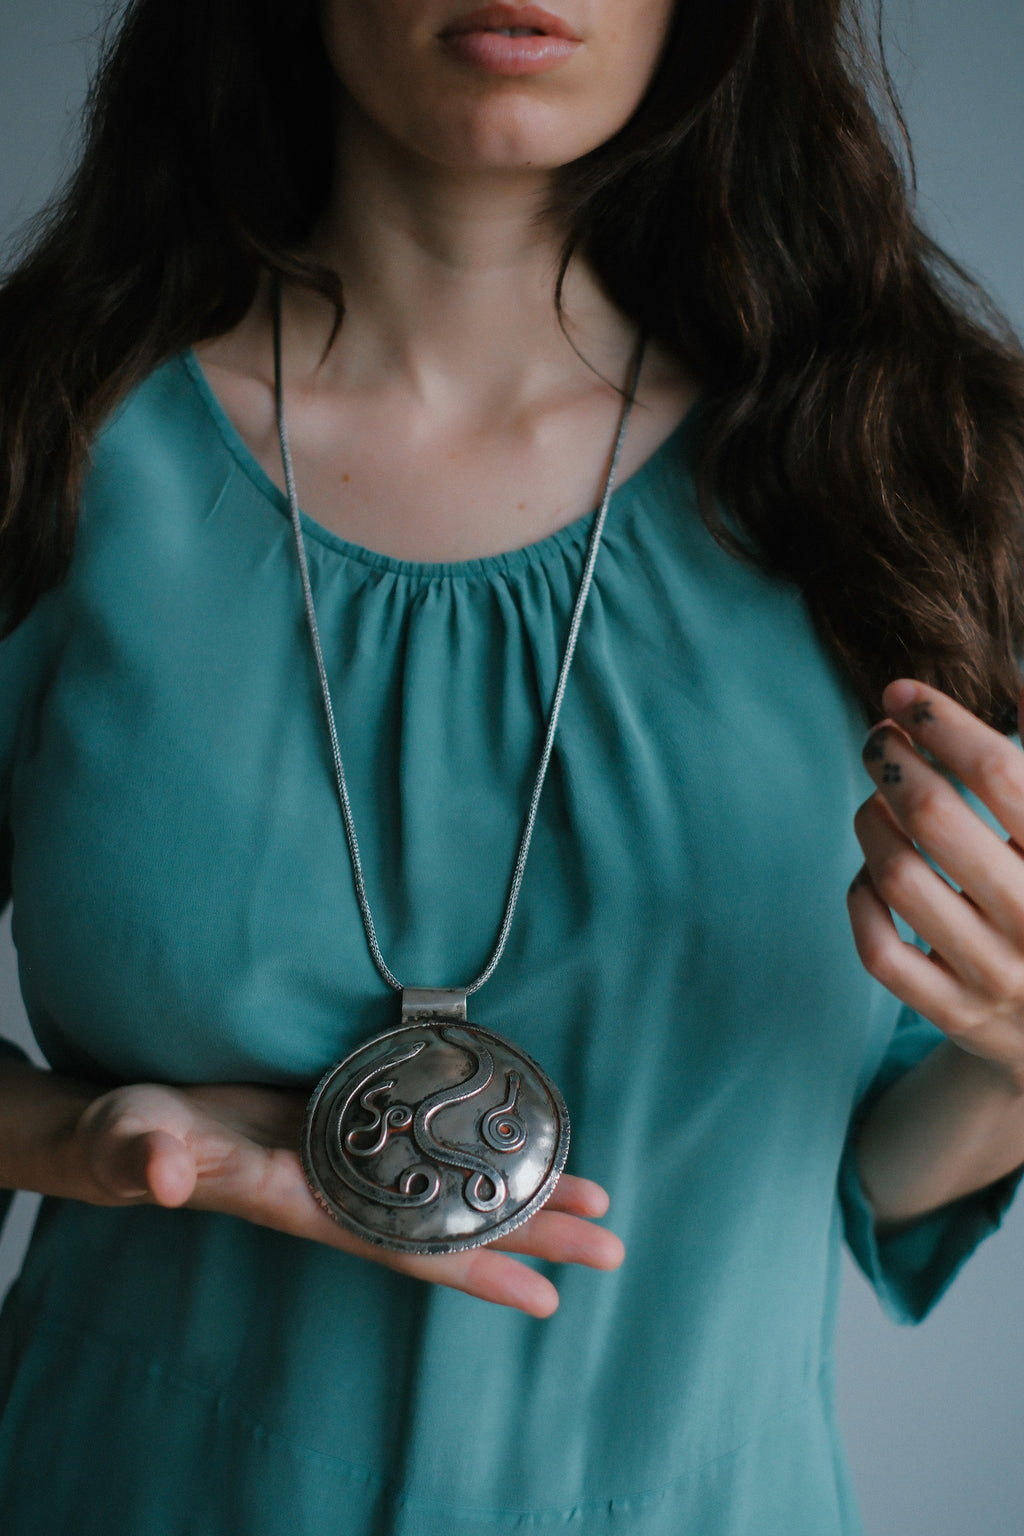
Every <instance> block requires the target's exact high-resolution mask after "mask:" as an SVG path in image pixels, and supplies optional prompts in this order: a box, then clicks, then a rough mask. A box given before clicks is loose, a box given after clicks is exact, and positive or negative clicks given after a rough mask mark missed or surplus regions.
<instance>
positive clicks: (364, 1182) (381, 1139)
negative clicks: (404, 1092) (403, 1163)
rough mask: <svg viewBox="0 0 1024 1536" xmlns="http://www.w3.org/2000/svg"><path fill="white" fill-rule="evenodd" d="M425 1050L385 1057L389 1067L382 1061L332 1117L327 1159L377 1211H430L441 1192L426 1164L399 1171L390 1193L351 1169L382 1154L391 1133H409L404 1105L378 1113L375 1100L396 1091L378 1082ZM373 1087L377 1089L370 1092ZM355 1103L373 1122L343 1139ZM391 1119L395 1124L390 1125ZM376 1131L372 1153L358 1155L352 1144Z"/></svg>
mask: <svg viewBox="0 0 1024 1536" xmlns="http://www.w3.org/2000/svg"><path fill="white" fill-rule="evenodd" d="M426 1044H427V1042H426V1041H425V1040H416V1041H413V1043H412V1044H411V1045H410V1046H409V1048H408V1049H407V1050H405V1051H403V1052H401V1053H400V1054H399V1055H396V1056H391V1057H389V1059H388V1060H387V1061H382V1062H381V1063H380V1065H379V1066H376V1067H374V1068H373V1069H372V1070H371V1071H370V1072H367V1073H366V1074H365V1075H364V1076H363V1077H361V1078H360V1079H359V1080H358V1082H356V1083H355V1084H354V1085H353V1086H352V1087H351V1088H350V1089H349V1091H348V1093H347V1094H345V1096H344V1097H343V1098H342V1099H341V1100H340V1102H339V1103H338V1105H337V1106H336V1107H335V1108H334V1109H333V1110H332V1113H331V1127H330V1129H329V1132H328V1136H327V1156H328V1159H329V1161H330V1164H331V1167H332V1168H333V1169H334V1172H335V1173H336V1174H337V1175H338V1178H339V1179H342V1180H343V1181H344V1183H346V1184H347V1185H348V1186H349V1188H350V1189H352V1190H354V1191H355V1192H356V1194H357V1195H362V1196H363V1198H364V1199H366V1200H373V1201H375V1202H376V1203H377V1204H378V1205H384V1206H390V1207H392V1208H393V1209H395V1210H402V1209H407V1208H410V1207H418V1206H423V1205H429V1204H430V1203H431V1201H433V1200H436V1199H437V1197H438V1195H439V1194H440V1192H441V1176H440V1174H439V1173H438V1171H437V1169H436V1168H435V1167H433V1166H432V1165H431V1164H430V1163H413V1164H412V1165H411V1166H410V1167H408V1168H406V1169H404V1170H403V1172H402V1173H401V1175H400V1176H399V1178H398V1180H397V1181H396V1183H397V1187H396V1188H389V1187H388V1186H387V1185H386V1184H378V1183H376V1182H375V1181H374V1180H372V1179H368V1178H366V1177H365V1176H364V1175H363V1174H361V1173H360V1172H359V1171H358V1169H356V1168H354V1167H353V1166H352V1164H351V1162H350V1158H352V1157H353V1156H355V1157H369V1156H370V1155H371V1154H372V1153H374V1152H379V1151H381V1150H382V1149H383V1147H384V1145H385V1143H386V1142H387V1140H388V1137H389V1136H390V1134H391V1131H392V1130H405V1129H407V1128H408V1127H409V1125H410V1124H411V1122H412V1112H411V1110H410V1109H409V1108H408V1106H407V1105H405V1104H392V1105H391V1107H390V1109H388V1110H387V1111H385V1113H384V1114H383V1115H382V1114H381V1113H380V1111H379V1110H378V1109H377V1106H376V1105H375V1103H374V1100H375V1099H376V1098H377V1097H378V1096H379V1095H380V1094H382V1093H385V1092H386V1091H387V1090H388V1089H389V1088H393V1087H394V1078H391V1079H390V1080H387V1081H385V1082H380V1081H377V1080H378V1079H380V1078H383V1077H386V1074H387V1073H389V1072H393V1071H394V1070H395V1068H396V1067H400V1066H402V1065H403V1064H404V1063H405V1062H407V1061H412V1059H413V1057H415V1056H418V1055H419V1053H420V1052H421V1051H422V1050H423V1049H424V1048H425V1046H426ZM372 1084H375V1086H371V1085H372ZM356 1100H358V1101H359V1103H360V1105H361V1106H362V1108H363V1109H365V1110H366V1111H367V1112H368V1113H369V1114H370V1115H372V1116H373V1117H374V1118H373V1119H372V1121H371V1123H370V1124H369V1125H361V1126H356V1127H355V1128H354V1129H352V1130H350V1131H348V1132H347V1133H345V1134H343V1132H344V1127H345V1122H346V1119H347V1117H348V1114H349V1111H350V1110H351V1108H352V1105H353V1103H354V1102H355V1101H356ZM396 1111H397V1114H396ZM392 1116H395V1118H394V1119H392ZM374 1131H376V1132H378V1135H377V1140H376V1142H375V1143H374V1145H373V1146H372V1147H371V1148H368V1149H362V1148H358V1147H355V1146H353V1139H354V1138H356V1137H359V1136H361V1135H364V1134H366V1133H367V1132H371V1133H372V1132H374ZM416 1186H420V1187H416Z"/></svg>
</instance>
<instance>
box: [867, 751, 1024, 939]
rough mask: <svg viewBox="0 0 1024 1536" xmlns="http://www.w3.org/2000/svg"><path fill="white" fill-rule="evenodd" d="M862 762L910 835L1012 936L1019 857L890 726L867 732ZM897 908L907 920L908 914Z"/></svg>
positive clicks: (1017, 911) (1023, 873)
mask: <svg viewBox="0 0 1024 1536" xmlns="http://www.w3.org/2000/svg"><path fill="white" fill-rule="evenodd" d="M986 729H987V727H986ZM1000 740H1001V738H1000ZM1004 745H1005V743H1004ZM1014 750H1015V749H1014ZM1017 755H1018V756H1020V757H1024V754H1021V753H1017ZM864 764H865V767H866V768H867V770H868V772H869V773H870V775H871V777H872V778H873V779H874V781H875V783H876V784H877V785H878V790H879V794H880V795H881V796H882V798H883V799H884V800H885V803H886V804H887V805H888V807H889V809H890V811H891V812H892V815H893V817H894V819H895V821H896V823H897V825H898V826H899V827H900V828H901V829H902V831H903V832H904V833H905V834H906V836H907V837H908V838H909V839H910V841H911V842H913V843H916V844H917V846H918V847H919V848H921V849H923V850H924V852H925V853H927V854H928V856H929V858H931V859H933V860H934V861H935V863H936V864H938V865H939V867H940V868H941V869H943V870H944V871H945V873H946V874H947V875H949V877H950V879H952V880H953V881H954V882H955V883H956V884H957V885H958V886H959V887H960V888H961V890H963V891H964V892H966V894H967V895H968V896H969V897H970V899H971V901H972V902H973V903H974V904H975V906H977V907H978V908H980V910H981V911H982V912H983V913H984V914H985V916H986V917H987V918H988V919H989V920H990V921H991V923H992V924H993V925H994V926H995V927H996V928H997V929H998V930H999V931H1000V933H1001V934H1003V936H1004V937H1005V938H1006V939H1008V940H1010V941H1011V942H1012V943H1015V944H1016V943H1020V941H1021V940H1022V938H1024V860H1021V858H1020V856H1019V855H1018V853H1017V852H1016V851H1015V850H1014V849H1013V848H1012V847H1011V846H1010V845H1009V844H1008V843H1007V842H1006V841H1005V840H1004V839H1003V838H1002V837H1000V836H999V835H998V833H996V832H994V831H993V830H992V828H991V827H988V826H986V824H985V823H984V822H983V821H982V820H981V818H980V816H978V815H977V814H976V813H975V812H974V811H973V810H971V808H970V806H969V805H967V804H966V803H965V802H964V800H963V798H962V797H961V796H960V795H959V794H958V793H957V791H956V790H955V789H954V787H953V786H952V785H951V784H950V783H948V782H947V780H946V779H945V778H944V777H943V776H942V774H941V773H939V772H938V771H937V770H936V769H935V768H933V767H932V766H931V765H930V764H929V763H927V762H926V761H925V759H924V758H923V757H922V756H921V754H920V752H919V751H918V750H917V749H916V747H915V746H914V744H913V743H912V742H911V741H910V740H909V739H908V736H907V735H906V734H905V733H904V732H903V731H902V730H901V729H900V728H899V727H898V726H896V725H894V724H891V723H889V722H887V721H883V723H882V724H881V725H879V726H877V727H876V728H875V729H874V730H873V731H872V732H871V734H870V735H869V737H868V739H867V742H866V743H865V746H864ZM869 865H870V861H869ZM898 910H899V911H901V912H902V908H898ZM903 915H904V916H905V917H907V918H908V921H913V919H911V918H910V917H909V914H908V913H903Z"/></svg>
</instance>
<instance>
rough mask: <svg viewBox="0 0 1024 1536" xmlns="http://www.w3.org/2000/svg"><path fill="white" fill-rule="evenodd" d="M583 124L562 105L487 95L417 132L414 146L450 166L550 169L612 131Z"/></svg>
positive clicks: (593, 146) (586, 150)
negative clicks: (454, 118)
mask: <svg viewBox="0 0 1024 1536" xmlns="http://www.w3.org/2000/svg"><path fill="white" fill-rule="evenodd" d="M584 127H585V125H582V124H581V123H580V122H579V119H578V118H575V119H574V118H573V117H572V114H570V113H569V112H567V111H565V110H564V109H562V110H558V109H555V108H551V107H548V106H546V105H543V104H540V103H538V102H537V101H535V100H534V101H529V100H527V101H523V100H522V99H521V98H520V99H518V100H516V99H506V100H504V101H493V100H492V101H488V102H480V103H477V104H475V105H474V106H472V107H469V108H467V109H466V110H465V111H464V112H463V113H461V114H460V118H459V121H458V122H457V123H448V124H446V125H445V126H444V128H443V129H441V130H440V131H435V132H434V133H432V134H428V133H424V134H423V135H422V136H417V139H416V148H417V151H418V152H419V153H421V154H422V153H424V152H425V153H426V154H427V156H428V158H429V159H431V160H433V161H435V162H436V163H439V164H443V165H445V166H446V167H447V168H448V169H451V170H465V171H472V172H487V171H493V172H495V173H498V172H501V171H555V170H559V169H560V168H561V167H562V166H564V165H568V164H570V163H571V162H572V161H573V160H578V159H580V158H581V157H582V156H583V155H585V154H588V153H589V151H590V150H592V149H596V148H597V146H598V145H599V144H601V143H603V142H604V140H605V138H610V137H611V135H612V133H614V131H615V129H614V127H613V128H610V129H609V130H608V133H607V134H604V135H602V134H601V133H600V132H595V133H593V134H587V133H586V132H585V131H581V129H582V128H584ZM428 145H429V146H430V148H429V149H425V146H428Z"/></svg>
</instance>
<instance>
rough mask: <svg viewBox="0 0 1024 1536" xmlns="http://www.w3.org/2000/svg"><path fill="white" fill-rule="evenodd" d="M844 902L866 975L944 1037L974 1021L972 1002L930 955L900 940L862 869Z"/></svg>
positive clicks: (868, 877)
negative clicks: (929, 1021)
mask: <svg viewBox="0 0 1024 1536" xmlns="http://www.w3.org/2000/svg"><path fill="white" fill-rule="evenodd" d="M846 903H847V909H848V911H849V914H850V927H851V928H852V930H853V941H854V944H855V945H856V947H857V954H858V955H859V956H860V961H861V964H862V965H863V967H864V969H865V970H866V971H867V973H868V975H869V976H873V977H874V978H875V980H876V981H878V982H881V984H882V986H883V987H885V988H886V990H887V991H889V992H891V993H892V994H893V996H894V997H898V998H899V1000H900V1002H902V1003H906V1004H907V1006H908V1007H910V1008H913V1009H914V1011H915V1012H916V1013H919V1014H921V1016H922V1018H926V1019H930V1020H931V1021H932V1023H933V1024H935V1025H936V1026H937V1027H938V1028H939V1029H941V1030H944V1031H945V1033H946V1034H952V1033H954V1031H959V1029H960V1028H961V1027H962V1026H963V1024H964V1023H965V1022H966V1021H968V1020H970V1019H971V1018H972V1017H973V1014H974V1012H975V1010H976V1006H977V1005H976V1001H975V999H974V998H972V997H971V996H970V995H969V994H968V993H967V992H966V990H965V988H964V987H963V984H962V983H961V982H960V981H959V980H958V979H957V978H956V977H955V976H953V975H951V974H950V973H949V971H948V970H946V969H945V967H943V966H942V965H941V964H938V963H936V960H935V959H934V957H932V956H929V955H925V954H923V953H922V952H921V950H920V949H918V948H917V946H916V945H915V944H908V943H906V942H905V941H904V940H903V939H901V938H900V936H899V933H898V931H897V929H896V924H895V923H894V922H893V918H892V913H891V911H890V910H889V907H888V905H887V904H886V902H885V901H884V900H883V899H882V897H881V896H880V895H879V894H878V892H877V891H876V890H875V888H874V886H873V884H872V881H871V876H870V875H869V874H868V871H867V867H866V866H865V867H864V868H863V869H861V870H860V871H859V872H858V874H857V875H856V876H855V878H854V881H853V884H852V885H851V886H850V889H849V891H848V892H847V897H846Z"/></svg>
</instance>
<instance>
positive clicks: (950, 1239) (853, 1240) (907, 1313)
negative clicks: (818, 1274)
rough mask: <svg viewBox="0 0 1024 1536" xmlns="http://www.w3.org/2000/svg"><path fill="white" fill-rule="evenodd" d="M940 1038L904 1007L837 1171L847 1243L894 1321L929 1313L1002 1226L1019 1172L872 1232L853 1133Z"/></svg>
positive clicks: (917, 1318)
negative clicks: (893, 1227)
mask: <svg viewBox="0 0 1024 1536" xmlns="http://www.w3.org/2000/svg"><path fill="white" fill-rule="evenodd" d="M943 1038H944V1037H943V1035H942V1034H941V1032H940V1031H939V1030H938V1029H936V1028H935V1026H934V1025H933V1024H929V1023H928V1022H927V1020H926V1019H922V1018H921V1016H920V1015H919V1014H916V1013H914V1012H913V1010H912V1009H910V1008H904V1009H903V1010H902V1012H901V1013H900V1015H899V1018H898V1020H897V1024H896V1029H895V1032H894V1034H893V1038H892V1041H891V1043H890V1046H889V1049H888V1051H887V1052H886V1055H885V1058H884V1060H883V1061H882V1065H881V1067H880V1068H879V1070H878V1072H877V1073H876V1075H875V1077H874V1079H873V1081H872V1083H871V1086H870V1087H869V1088H868V1091H867V1092H866V1094H865V1095H864V1097H863V1098H862V1099H861V1101H860V1103H859V1105H858V1106H857V1110H856V1113H855V1114H854V1117H853V1121H852V1123H851V1126H850V1131H849V1134H848V1136H847V1140H846V1146H845V1148H844V1151H843V1159H842V1163H841V1164H840V1170H839V1198H840V1203H841V1206H842V1212H843V1220H844V1223H845V1229H846V1240H847V1243H848V1244H849V1247H850V1250H851V1252H852V1253H853V1256H854V1258H855V1259H856V1261H857V1263H858V1265H859V1266H860V1268H861V1270H862V1271H863V1272H864V1274H865V1275H866V1276H867V1278H868V1280H869V1281H870V1282H871V1284H872V1285H873V1286H874V1288H875V1291H876V1292H877V1294H878V1297H879V1299H880V1301H881V1303H882V1306H883V1307H884V1308H885V1310H886V1312H887V1313H888V1314H889V1316H890V1317H892V1318H893V1319H895V1321H896V1322H899V1323H919V1322H920V1321H921V1319H922V1318H924V1317H925V1316H927V1314H928V1313H929V1312H930V1311H931V1309H932V1307H934V1305H935V1304H936V1302H937V1301H938V1300H939V1298H940V1297H941V1296H942V1295H943V1293H944V1292H945V1291H946V1289H947V1288H948V1286H949V1285H950V1284H951V1282H952V1281H953V1279H954V1277H955V1276H956V1274H957V1272H958V1271H959V1269H960V1268H961V1266H962V1265H963V1264H964V1263H965V1262H966V1260H967V1259H968V1258H969V1257H970V1256H971V1254H972V1253H973V1252H974V1249H975V1248H976V1247H977V1246H978V1244H979V1243H980V1242H981V1240H982V1239H983V1238H985V1237H988V1235H989V1233H991V1232H995V1231H996V1230H997V1228H998V1227H999V1226H1000V1225H1001V1224H1002V1220H1003V1216H1004V1215H1005V1213H1006V1210H1007V1208H1008V1207H1009V1204H1010V1201H1011V1200H1012V1199H1013V1194H1014V1191H1015V1190H1016V1187H1017V1184H1018V1181H1019V1180H1020V1177H1021V1172H1022V1171H1024V1170H1020V1169H1018V1170H1017V1171H1016V1172H1014V1173H1010V1174H1007V1175H1006V1176H1005V1177H1004V1178H1001V1179H997V1180H996V1182H995V1183H994V1184H990V1185H989V1186H988V1187H987V1188H985V1189H980V1190H977V1191H975V1192H974V1193H973V1194H970V1195H965V1196H964V1198H963V1199H962V1200H955V1201H953V1202H952V1203H951V1204H950V1205H945V1206H942V1207H941V1209H940V1210H937V1211H933V1212H931V1213H930V1214H928V1215H927V1216H922V1217H921V1218H920V1219H919V1220H917V1221H913V1222H909V1223H908V1224H907V1225H906V1226H901V1227H900V1228H899V1230H898V1231H896V1232H894V1233H893V1234H891V1235H889V1236H884V1237H883V1236H880V1235H879V1233H878V1232H877V1231H876V1229H875V1222H874V1216H873V1213H872V1210H871V1207H870V1205H869V1204H868V1200H867V1197H866V1195H865V1193H864V1189H863V1187H862V1185H861V1182H860V1178H859V1176H858V1172H857V1163H856V1158H855V1156H854V1151H853V1147H854V1143H855V1140H856V1137H857V1133H858V1131H859V1129H860V1127H861V1125H862V1123H863V1121H864V1119H865V1118H866V1116H867V1115H868V1113H869V1112H870V1110H871V1108H872V1106H873V1105H874V1104H875V1102H876V1101H877V1100H878V1099H879V1098H880V1097H881V1095H882V1094H883V1093H884V1092H885V1090H886V1089H887V1088H888V1087H889V1086H890V1084H892V1083H894V1082H895V1081H896V1079H897V1078H899V1077H901V1076H902V1075H903V1073H904V1072H907V1071H909V1070H910V1068H911V1067H913V1066H915V1065H916V1064H917V1063H918V1062H919V1061H921V1060H923V1058H924V1057H925V1056H927V1055H928V1053H929V1052H930V1051H932V1050H934V1049H935V1047H936V1046H937V1045H938V1044H940V1042H941V1041H942V1040H943Z"/></svg>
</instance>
